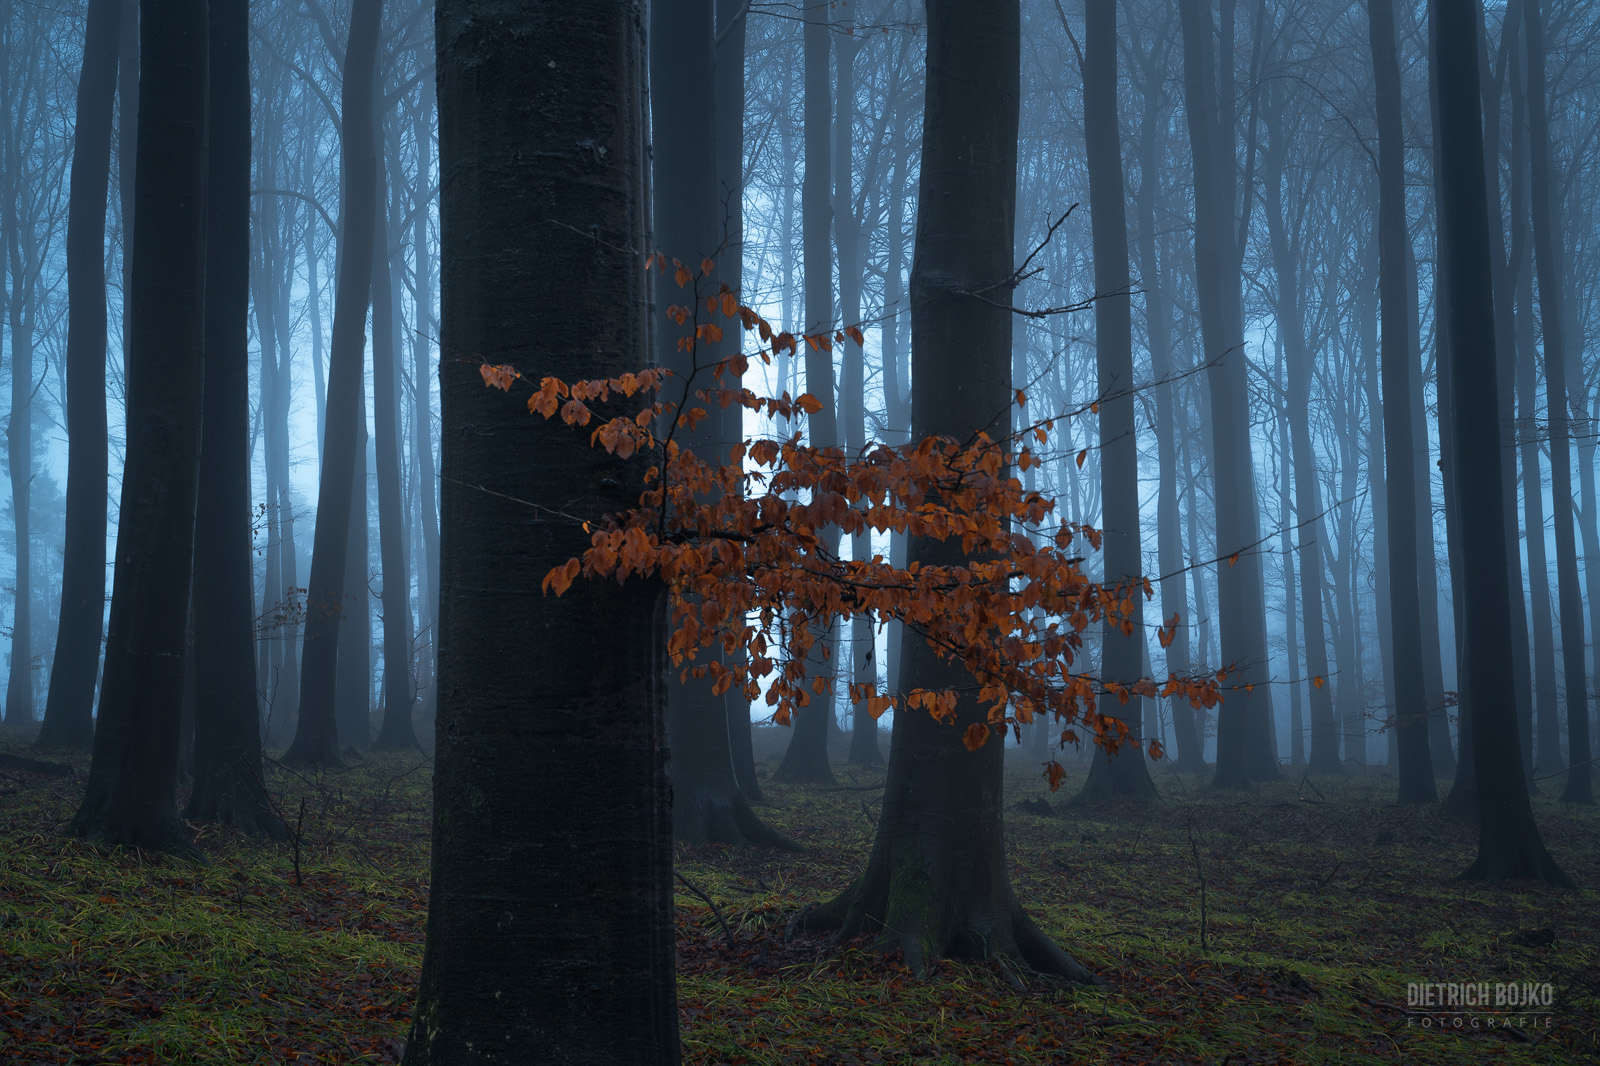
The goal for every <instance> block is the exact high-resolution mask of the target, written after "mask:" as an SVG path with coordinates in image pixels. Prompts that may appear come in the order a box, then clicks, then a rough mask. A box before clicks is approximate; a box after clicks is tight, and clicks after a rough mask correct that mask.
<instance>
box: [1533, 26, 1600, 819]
mask: <svg viewBox="0 0 1600 1066" xmlns="http://www.w3.org/2000/svg"><path fill="white" fill-rule="evenodd" d="M1522 11H1523V18H1524V20H1525V21H1526V23H1527V30H1528V118H1529V122H1528V132H1529V135H1530V137H1531V140H1532V144H1531V145H1530V148H1531V149H1532V151H1531V153H1530V157H1531V160H1532V164H1533V166H1532V178H1533V181H1532V191H1533V248H1534V257H1535V258H1536V259H1537V260H1538V266H1539V322H1540V325H1541V326H1542V327H1543V329H1544V387H1545V397H1546V402H1547V404H1548V407H1549V419H1550V480H1551V487H1550V503H1551V508H1550V511H1551V518H1552V520H1553V521H1554V524H1555V533H1556V601H1557V606H1558V607H1559V609H1560V612H1561V660H1562V671H1563V673H1564V675H1565V677H1564V680H1565V681H1566V683H1567V701H1566V702H1567V740H1568V743H1567V765H1568V767H1569V769H1568V771H1567V782H1566V788H1565V789H1563V790H1562V793H1561V798H1562V799H1563V800H1564V801H1566V802H1568V803H1593V802H1594V790H1593V787H1592V785H1591V784H1590V781H1591V776H1592V775H1591V772H1590V766H1589V696H1588V678H1587V677H1586V676H1585V668H1584V662H1583V653H1584V639H1583V586H1582V585H1581V584H1580V583H1579V581H1578V549H1577V537H1576V525H1575V523H1574V520H1573V514H1572V437H1571V433H1572V428H1571V427H1572V413H1571V409H1570V408H1569V407H1568V404H1567V350H1566V346H1567V337H1566V328H1567V323H1566V319H1565V317H1564V309H1563V301H1564V300H1565V299H1566V296H1565V293H1564V292H1563V291H1562V286H1563V285H1564V284H1565V279H1564V278H1563V277H1562V276H1561V270H1560V266H1559V260H1558V257H1557V255H1556V239H1557V237H1556V234H1557V233H1558V229H1557V225H1556V214H1555V204H1554V203H1553V202H1552V196H1551V186H1552V185H1553V184H1554V175H1553V173H1552V171H1553V169H1554V167H1553V164H1552V162H1551V157H1552V154H1553V152H1552V149H1551V146H1550V118H1549V103H1548V94H1549V90H1548V88H1547V87H1546V84H1545V51H1544V16H1543V14H1542V13H1541V12H1540V0H1523V9H1522ZM1580 417H1581V414H1580ZM1529 535H1530V536H1531V535H1532V533H1531V531H1530V534H1529ZM1590 565H1595V561H1594V560H1591V561H1590Z"/></svg>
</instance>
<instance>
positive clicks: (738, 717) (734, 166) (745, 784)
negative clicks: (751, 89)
mask: <svg viewBox="0 0 1600 1066" xmlns="http://www.w3.org/2000/svg"><path fill="white" fill-rule="evenodd" d="M748 11H749V8H748V5H747V4H746V2H745V0H717V42H716V49H715V54H714V57H713V62H714V63H715V66H716V96H717V99H716V105H715V106H716V119H715V122H716V142H717V195H718V197H719V200H720V202H721V204H722V219H723V224H724V225H725V226H726V228H727V238H728V246H727V248H726V249H725V250H724V251H723V253H722V261H721V262H720V263H718V264H717V268H718V269H717V273H718V277H720V278H721V279H722V281H723V283H724V284H726V285H727V286H728V287H729V288H730V289H732V290H734V291H735V292H738V291H739V290H740V288H741V286H742V285H743V277H744V96H745V91H744V60H745V31H746V28H747V25H748V23H747V19H746V16H747V14H748ZM725 417H726V418H727V419H728V423H727V424H726V425H725V426H724V429H723V432H724V433H725V434H726V436H727V437H728V439H730V440H731V439H735V438H736V437H741V436H743V433H744V412H743V411H742V410H740V409H738V408H736V407H731V406H730V407H729V408H728V410H727V412H726V414H725ZM724 702H725V705H726V707H727V714H728V738H729V748H730V751H731V753H732V757H733V776H734V780H735V781H736V782H737V783H738V786H739V791H740V792H742V793H744V797H745V800H746V801H747V802H749V803H760V802H761V801H762V795H761V783H760V782H759V781H757V780H756V758H755V738H754V737H753V735H752V733H751V726H750V703H749V701H748V700H747V699H745V697H744V696H743V695H741V694H740V693H739V692H738V691H737V690H736V689H729V690H728V693H727V695H726V697H725V700H724Z"/></svg>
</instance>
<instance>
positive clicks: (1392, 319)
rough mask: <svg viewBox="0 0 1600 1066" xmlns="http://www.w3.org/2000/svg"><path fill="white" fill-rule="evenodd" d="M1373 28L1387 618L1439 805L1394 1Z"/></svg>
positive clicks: (1407, 790)
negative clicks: (1426, 650)
mask: <svg viewBox="0 0 1600 1066" xmlns="http://www.w3.org/2000/svg"><path fill="white" fill-rule="evenodd" d="M1367 27H1368V33H1369V35H1370V38H1371V44H1372V65H1373V69H1374V71H1375V73H1376V77H1377V110H1378V192H1379V208H1378V210H1379V215H1380V222H1379V225H1380V227H1381V232H1382V241H1381V243H1380V251H1379V266H1378V271H1379V282H1378V284H1379V291H1380V296H1381V299H1382V306H1383V324H1382V327H1381V328H1382V332H1383V364H1382V365H1383V406H1384V419H1383V438H1384V439H1383V454H1384V468H1385V469H1384V473H1385V478H1384V485H1385V490H1386V491H1387V493H1388V503H1389V542H1388V544H1387V546H1386V547H1387V554H1388V557H1389V618H1390V633H1391V636H1392V640H1393V642H1394V644H1393V648H1394V653H1393V655H1392V656H1391V665H1392V670H1393V673H1392V674H1391V675H1390V677H1391V680H1392V682H1393V684H1394V692H1395V704H1394V707H1393V709H1392V712H1391V713H1392V715H1393V717H1394V721H1395V730H1396V738H1395V739H1396V741H1397V743H1398V745H1399V755H1400V802H1401V803H1432V802H1433V801H1434V800H1436V799H1437V798H1438V791H1437V790H1436V789H1435V787H1434V783H1433V760H1432V758H1431V757H1430V756H1429V754H1428V705H1427V693H1426V690H1425V688H1424V686H1423V681H1422V640H1421V631H1422V608H1421V606H1420V604H1419V603H1418V600H1417V580H1416V574H1417V565H1418V561H1417V509H1416V485H1415V478H1416V461H1415V458H1414V452H1415V446H1414V443H1413V437H1414V433H1413V429H1412V425H1411V373H1412V364H1413V362H1414V356H1413V355H1412V353H1411V350H1410V332H1411V322H1410V317H1411V308H1410V301H1409V300H1408V299H1407V297H1406V249H1407V248H1409V247H1410V246H1411V235H1410V234H1409V233H1408V232H1407V228H1406V201H1405V141H1404V134H1403V132H1402V130H1401V122H1400V92H1401V90H1400V59H1399V55H1398V49H1397V47H1396V45H1395V18H1394V7H1393V4H1392V3H1391V2H1390V0H1368V3H1367Z"/></svg>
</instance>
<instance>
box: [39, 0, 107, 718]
mask: <svg viewBox="0 0 1600 1066" xmlns="http://www.w3.org/2000/svg"><path fill="white" fill-rule="evenodd" d="M122 3H123V0H91V2H90V4H89V18H88V29H87V32H86V34H85V37H84V43H83V74H82V76H81V77H80V79H79V81H78V110H77V124H76V131H75V133H74V135H73V142H72V179H71V181H72V184H71V188H70V191H69V194H68V196H69V199H68V205H67V410H66V418H67V492H66V537H65V543H64V544H63V546H62V547H63V555H62V562H61V617H60V620H59V622H58V623H57V626H56V648H55V655H54V659H53V661H52V663H51V666H50V690H49V692H48V694H47V695H46V697H45V707H44V724H43V725H42V726H41V727H40V729H39V736H38V740H37V742H36V743H37V746H38V747H41V748H87V747H89V745H90V744H91V743H92V742H93V740H94V719H93V716H92V711H93V708H94V679H95V674H96V673H97V672H98V671H99V668H100V633H101V628H100V627H101V625H102V623H103V622H104V620H105V613H106V467H107V457H106V388H105V380H106V329H107V321H106V259H105V237H106V195H107V191H108V186H109V185H110V182H111V114H112V106H111V105H112V99H113V96H114V94H115V91H116V85H117V48H118V43H119V37H120V34H121V32H122Z"/></svg>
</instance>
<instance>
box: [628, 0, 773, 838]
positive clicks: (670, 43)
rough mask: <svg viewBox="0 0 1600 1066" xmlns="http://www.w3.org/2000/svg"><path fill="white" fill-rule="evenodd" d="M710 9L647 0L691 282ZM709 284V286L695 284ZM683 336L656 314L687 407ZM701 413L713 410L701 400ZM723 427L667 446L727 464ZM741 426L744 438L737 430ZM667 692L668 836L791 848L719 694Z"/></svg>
mask: <svg viewBox="0 0 1600 1066" xmlns="http://www.w3.org/2000/svg"><path fill="white" fill-rule="evenodd" d="M714 8H715V3H714V0H656V3H655V4H654V5H653V7H652V8H651V33H650V59H651V66H650V77H651V109H652V117H653V122H652V127H651V128H652V131H653V144H654V151H653V158H654V177H655V182H654V193H655V211H654V215H653V217H654V219H655V227H656V231H655V242H656V246H657V248H659V249H660V251H661V253H662V254H663V255H667V256H671V257H675V258H677V259H680V260H682V261H683V262H684V263H685V264H687V265H689V269H690V271H691V272H692V273H694V274H696V275H699V274H700V268H699V264H700V262H701V260H702V259H713V260H715V259H716V258H717V257H718V255H719V254H720V253H719V251H718V249H719V248H720V247H721V246H722V245H723V244H724V235H723V225H722V219H723V218H724V217H725V216H724V214H723V208H722V197H721V195H720V194H719V192H718V182H717V169H718V168H717V153H716V143H715V134H716V129H715V125H714V123H715V119H716V70H715V58H714V51H713V49H714V26H715V11H714ZM714 283H715V278H714V277H713V278H706V279H704V280H703V281H702V282H701V284H702V285H711V284H714ZM694 296H695V294H694V290H693V289H692V288H684V289H681V290H680V289H679V288H677V286H675V285H672V284H670V283H669V282H667V281H666V280H665V279H663V282H662V290H661V297H660V299H661V302H662V303H663V304H667V303H672V304H691V305H693V304H697V301H696V300H695V298H694ZM665 310H666V308H665V306H662V307H660V308H658V312H665ZM696 311H697V312H699V307H696ZM684 333H685V330H680V329H679V328H678V327H676V326H673V325H671V324H669V322H668V321H667V320H666V319H665V315H664V314H662V313H658V314H657V321H656V323H655V338H656V361H657V362H658V363H659V364H660V365H662V366H665V367H667V368H668V369H669V370H671V371H672V373H673V375H674V376H673V379H672V382H671V384H670V385H669V386H668V388H669V392H668V398H669V399H673V400H681V406H682V407H683V408H685V409H686V408H688V407H691V406H694V405H695V404H696V403H700V402H702V401H698V400H697V399H696V393H698V392H700V391H701V390H704V389H712V388H716V387H717V385H718V382H717V381H716V379H715V377H714V376H713V372H712V368H713V365H714V364H715V363H716V361H717V360H719V359H720V358H722V356H723V351H722V349H721V348H720V347H718V346H715V345H712V344H709V343H704V342H702V343H699V344H697V345H696V346H695V347H694V348H693V349H691V350H689V351H685V350H683V349H680V348H679V346H678V341H679V338H680V337H682V336H683V335H684ZM724 384H725V385H728V386H732V385H733V384H734V383H733V382H731V381H729V382H725V383H724ZM704 406H706V407H707V408H711V407H712V405H711V404H709V403H707V404H705V405H704ZM730 428H734V427H732V426H730V425H729V424H728V422H727V421H725V420H724V419H721V418H708V419H706V420H705V421H704V422H702V423H701V424H700V426H699V427H698V428H696V429H694V430H687V429H683V428H679V429H677V430H675V431H674V437H673V439H674V440H675V441H677V442H678V443H680V444H682V445H684V446H686V447H688V448H690V449H692V450H693V451H694V452H695V453H696V455H697V456H699V457H700V458H701V459H702V460H704V461H705V462H708V463H711V464H713V465H716V464H718V463H720V462H723V461H725V460H726V457H727V454H728V449H729V448H730V447H731V444H732V442H730V441H729V440H727V439H726V438H725V437H724V436H723V431H724V430H725V429H730ZM738 429H739V431H740V439H741V440H742V439H743V432H742V430H743V426H742V425H740V426H739V427H738ZM684 665H688V664H684ZM677 672H678V668H675V669H674V673H677ZM669 686H670V687H669V689H668V693H667V723H668V727H669V730H670V739H671V743H672V798H673V806H672V830H673V836H674V838H676V839H678V840H682V841H688V842H691V843H703V842H705V841H718V842H721V843H726V844H737V845H743V844H763V845H768V846H772V847H784V848H795V847H797V846H798V845H796V844H795V843H794V842H793V841H791V840H789V839H788V838H787V837H785V836H783V834H781V833H778V832H775V831H774V830H772V829H769V828H768V827H767V826H765V825H763V824H762V823H761V820H760V819H759V818H757V817H756V815H755V813H754V812H753V811H751V809H750V805H749V802H748V800H747V799H746V797H745V796H744V795H743V794H742V793H741V792H740V791H739V788H738V785H737V782H736V781H735V778H734V772H733V758H732V748H731V746H730V741H729V734H728V707H727V702H726V696H725V695H724V694H720V693H715V692H713V691H712V688H711V685H710V683H709V682H707V681H705V680H703V679H694V678H690V679H688V680H679V679H677V678H676V677H675V678H674V679H673V680H672V681H670V682H669ZM747 708H748V705H747ZM747 715H748V709H747Z"/></svg>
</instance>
